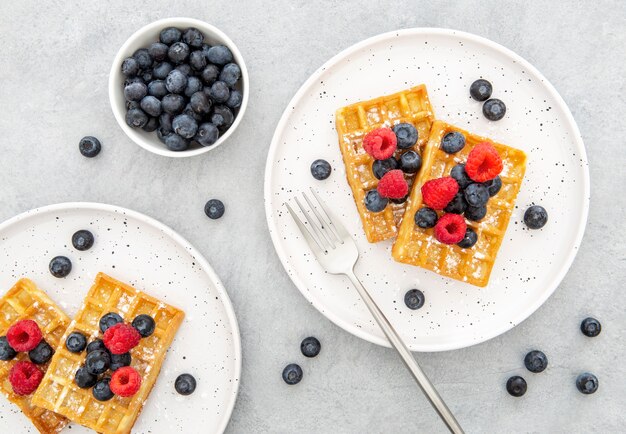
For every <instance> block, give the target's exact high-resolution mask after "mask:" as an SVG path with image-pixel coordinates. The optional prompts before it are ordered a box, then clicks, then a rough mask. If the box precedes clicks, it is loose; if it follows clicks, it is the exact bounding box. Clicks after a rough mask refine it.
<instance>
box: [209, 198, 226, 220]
mask: <svg viewBox="0 0 626 434" xmlns="http://www.w3.org/2000/svg"><path fill="white" fill-rule="evenodd" d="M225 209H226V208H225V207H224V203H223V202H222V201H221V200H219V199H211V200H209V201H208V202H207V203H206V204H205V205H204V213H205V214H206V215H207V217H208V218H210V219H213V220H216V219H218V218H220V217H222V216H223V215H224V211H225Z"/></svg>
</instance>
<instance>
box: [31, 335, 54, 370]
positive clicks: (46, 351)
mask: <svg viewBox="0 0 626 434" xmlns="http://www.w3.org/2000/svg"><path fill="white" fill-rule="evenodd" d="M53 354H54V350H53V349H52V347H51V346H50V345H49V344H48V342H46V341H44V340H43V339H42V340H41V341H40V342H39V344H37V346H36V347H35V348H33V349H32V350H30V351H29V352H28V357H29V358H30V361H31V362H33V363H34V364H35V365H43V364H44V363H47V362H48V360H50V359H51V358H52V355H53Z"/></svg>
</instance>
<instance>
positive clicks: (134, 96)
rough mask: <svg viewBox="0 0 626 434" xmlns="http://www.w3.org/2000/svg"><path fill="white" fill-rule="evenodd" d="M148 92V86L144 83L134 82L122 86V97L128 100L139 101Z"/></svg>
mask: <svg viewBox="0 0 626 434" xmlns="http://www.w3.org/2000/svg"><path fill="white" fill-rule="evenodd" d="M147 94H148V86H146V85H145V83H140V82H134V83H130V84H128V85H126V87H124V98H126V100H128V101H141V98H143V97H144V96H146V95H147Z"/></svg>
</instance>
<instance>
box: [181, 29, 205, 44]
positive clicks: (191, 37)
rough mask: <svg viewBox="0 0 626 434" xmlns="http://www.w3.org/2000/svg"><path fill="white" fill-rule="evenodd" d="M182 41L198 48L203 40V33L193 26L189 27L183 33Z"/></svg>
mask: <svg viewBox="0 0 626 434" xmlns="http://www.w3.org/2000/svg"><path fill="white" fill-rule="evenodd" d="M183 41H185V44H187V45H189V46H190V47H194V48H200V47H202V42H203V41H204V35H203V34H202V32H201V31H200V30H198V29H196V28H195V27H190V28H188V29H187V30H185V32H184V33H183Z"/></svg>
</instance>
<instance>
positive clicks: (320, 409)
mask: <svg viewBox="0 0 626 434" xmlns="http://www.w3.org/2000/svg"><path fill="white" fill-rule="evenodd" d="M40 3H43V2H34V1H21V2H2V5H1V6H0V29H1V32H2V33H1V35H2V39H1V42H2V49H1V50H0V101H1V102H2V107H3V110H2V115H0V150H1V152H2V154H1V160H0V185H1V186H2V187H1V189H0V203H1V204H2V206H1V207H0V219H3V220H4V219H6V218H9V217H11V216H13V215H15V214H17V213H20V212H22V211H25V210H28V209H30V208H33V207H38V206H42V205H47V204H52V203H56V202H65V201H98V202H106V203H111V204H115V205H121V206H125V207H130V208H133V209H135V210H137V211H140V212H144V213H146V214H148V215H150V216H152V217H155V218H157V219H159V220H161V221H162V222H164V223H166V224H168V225H170V226H171V227H173V228H174V229H175V230H177V231H179V232H180V233H181V234H182V235H183V236H184V237H186V238H188V239H189V240H191V241H192V242H193V243H194V244H195V245H196V246H197V247H198V248H199V249H200V251H201V252H202V253H204V254H205V255H206V257H207V258H208V260H209V262H211V263H212V264H213V266H214V268H215V269H216V271H217V272H218V274H219V275H220V276H221V277H222V279H223V281H224V283H225V286H226V288H227V290H228V292H229V294H230V296H231V299H232V301H233V304H234V307H235V310H236V313H237V316H238V319H239V325H240V328H241V332H242V343H243V351H244V363H243V376H242V379H241V389H240V395H239V398H238V401H237V406H236V409H235V412H234V415H233V418H232V421H231V423H230V426H229V429H228V431H229V432H245V433H253V432H424V433H432V432H444V430H443V428H442V426H441V424H440V423H439V421H438V420H437V417H436V416H435V414H434V413H433V411H432V410H431V409H430V408H429V406H428V404H427V402H426V400H425V399H424V398H423V397H422V396H421V394H420V392H419V391H418V390H417V388H416V386H415V385H414V384H413V383H412V382H411V380H410V377H409V375H408V373H407V372H405V369H404V368H403V366H402V365H401V363H400V361H399V360H398V358H397V357H396V355H395V354H394V353H393V352H392V351H391V350H388V349H384V348H379V347H377V346H375V345H372V344H370V343H367V342H365V341H361V340H359V339H357V338H355V337H353V336H352V335H349V334H348V333H346V332H344V331H343V330H341V329H339V328H338V327H336V326H335V325H333V324H332V323H331V322H329V321H328V320H326V319H325V318H324V317H323V316H322V315H321V314H319V313H318V312H317V311H316V310H315V309H314V308H313V307H311V306H310V305H309V304H308V303H307V302H306V301H305V299H304V298H303V297H302V296H301V295H300V293H299V292H298V290H297V289H296V288H295V286H294V285H293V284H292V283H291V281H290V280H289V278H288V277H287V275H286V273H285V272H284V270H283V268H282V266H281V264H280V262H279V260H278V258H277V256H276V254H275V253H274V250H273V247H272V244H271V241H270V238H269V234H268V232H267V229H266V223H265V215H264V211H263V171H264V163H265V157H266V154H267V149H268V146H269V142H270V139H271V135H272V133H273V130H274V127H275V125H276V123H277V122H278V119H279V117H280V115H281V113H282V110H283V108H284V107H285V106H286V104H287V102H288V101H289V99H290V98H291V96H292V95H293V94H294V93H295V91H296V90H297V88H298V87H299V86H300V84H301V83H302V82H303V81H304V80H305V79H306V78H307V77H308V76H309V74H311V73H312V72H313V71H314V70H315V69H316V68H317V67H318V66H320V65H321V64H322V63H323V62H324V61H326V60H327V59H328V58H330V57H331V56H332V55H334V54H335V53H337V52H338V51H340V50H342V49H344V48H346V47H348V46H349V45H351V44H353V43H355V42H358V41H360V40H362V39H364V38H367V37H369V36H373V35H375V34H378V33H382V32H384V31H388V30H392V29H396V28H406V27H416V26H438V27H451V28H456V29H459V30H465V31H469V32H473V33H476V34H478V35H481V36H485V37H487V38H490V39H492V40H494V41H496V42H499V43H501V44H503V45H505V46H506V47H508V48H511V49H512V50H514V51H516V52H517V53H519V54H520V55H521V56H523V57H525V58H526V59H528V60H529V61H530V62H531V63H533V64H534V65H535V66H536V67H537V68H538V69H539V70H540V71H542V72H543V73H544V74H545V76H546V77H547V78H548V79H549V80H550V81H551V82H552V83H553V84H554V85H555V87H556V88H557V90H558V91H559V92H560V93H561V95H562V96H563V98H564V99H565V101H566V102H567V103H568V104H569V106H570V108H571V110H572V112H573V114H574V117H575V118H576V120H577V122H578V125H579V127H580V129H581V131H582V135H583V138H584V139H585V143H586V146H587V152H588V154H589V159H590V171H591V179H592V195H591V197H592V199H591V210H590V216H589V223H588V227H587V232H586V235H585V238H584V240H583V244H582V247H581V250H580V253H579V254H578V256H577V258H576V260H575V262H574V265H573V267H572V269H571V271H570V272H569V274H568V275H567V276H566V278H565V280H564V281H563V283H562V285H561V286H560V288H559V289H558V290H557V291H556V293H555V294H554V295H553V296H552V297H551V298H550V299H549V300H548V301H547V303H546V304H545V305H544V306H543V307H541V308H540V309H539V310H538V311H537V313H535V314H534V315H533V316H532V317H531V318H530V319H528V320H527V321H525V322H524V323H522V324H520V325H519V326H518V327H516V328H515V329H513V330H512V331H510V332H508V333H506V334H505V335H503V336H500V337H499V338H496V339H493V340H491V341H489V342H486V343H484V344H481V345H477V346H475V347H472V348H468V349H464V350H459V351H453V352H445V353H437V354H419V355H418V358H419V360H420V361H421V363H422V364H423V367H424V370H425V371H426V372H427V373H428V374H429V375H430V376H431V378H432V380H433V381H434V383H435V384H436V385H437V386H438V388H439V390H440V392H441V394H442V395H443V397H444V398H445V399H446V400H447V401H448V403H449V405H450V407H451V408H452V410H453V411H454V412H455V413H456V414H457V416H458V419H459V420H460V422H461V423H462V424H463V425H464V426H465V427H466V430H467V432H470V433H483V432H542V433H543V432H551V433H561V432H563V433H565V432H570V433H571V432H576V433H579V432H580V433H582V432H603V433H608V432H619V431H622V432H623V430H624V426H626V417H625V416H624V415H625V414H626V413H624V407H625V404H626V398H625V397H626V365H625V364H624V362H623V361H624V360H625V359H626V346H625V345H624V338H625V335H626V318H625V315H624V313H625V312H624V310H625V309H624V307H623V306H624V305H623V300H624V294H623V284H622V282H623V281H624V280H626V279H625V278H626V275H625V269H626V264H625V259H626V254H625V249H624V240H623V238H624V232H625V231H626V226H625V225H624V223H623V213H624V210H625V209H626V195H624V192H623V185H624V181H626V179H625V175H624V173H625V172H624V167H625V166H626V159H625V157H624V155H625V153H624V143H623V142H624V138H625V137H626V127H625V125H626V123H625V122H624V113H625V112H626V104H625V102H624V98H623V95H624V93H625V92H626V88H625V86H624V78H623V77H624V70H623V69H624V68H623V67H624V63H623V60H624V58H626V33H625V31H624V25H625V24H626V18H625V17H626V4H625V3H624V2H622V1H605V2H602V1H600V2H588V3H586V2H576V3H575V2H570V3H571V4H572V6H570V7H564V6H562V5H558V3H559V2H553V4H551V3H552V2H536V3H535V2H528V1H527V2H519V3H511V4H508V3H506V2H503V1H490V2H485V1H478V0H475V1H467V2H462V4H461V2H458V3H459V4H455V3H456V2H454V3H453V2H450V3H445V2H411V1H405V2H397V3H395V2H394V3H393V4H392V2H389V5H388V6H387V7H384V8H383V7H382V6H374V5H373V2H372V5H371V6H367V5H366V4H365V3H366V2H362V1H343V2H336V3H337V5H335V2H326V3H323V4H317V5H314V2H305V1H287V0H285V1H281V2H273V3H271V4H270V2H263V3H261V2H258V3H257V2H242V1H220V2H218V1H208V2H201V1H198V0H196V1H177V2H166V1H160V0H151V1H139V0H135V1H132V2H127V1H115V2H89V3H78V2H65V1H50V2H46V5H45V6H44V5H41V4H40ZM376 3H378V2H376ZM81 4H82V5H84V6H79V5H81ZM574 4H576V5H574ZM381 10H382V11H384V13H381ZM168 16H191V17H195V18H199V19H203V20H206V21H208V22H210V23H212V24H215V25H216V26H218V27H219V28H221V29H222V30H224V31H225V32H226V33H227V34H229V35H230V36H231V37H232V39H233V40H234V41H235V43H236V44H238V46H239V48H240V49H241V51H242V53H243V55H244V56H245V58H246V62H247V64H248V68H249V72H250V77H251V82H252V93H251V98H250V105H249V109H248V112H247V114H246V118H245V119H244V122H243V123H242V125H241V127H240V129H239V130H238V131H237V132H236V133H235V134H234V135H233V136H232V137H231V139H230V140H229V143H227V144H225V145H224V146H222V147H220V148H219V149H217V150H215V151H214V152H210V153H209V154H207V155H204V156H201V157H196V158H193V159H180V160H174V159H167V158H163V157H159V156H156V155H153V154H150V153H148V152H146V151H144V150H142V149H141V148H139V147H138V146H137V145H135V144H134V143H132V142H131V141H130V140H129V139H127V138H126V137H125V136H124V134H123V133H122V131H121V129H120V128H119V127H118V126H117V124H116V123H115V120H114V118H113V115H112V113H111V111H110V108H109V102H108V97H107V74H108V71H109V68H110V63H111V61H112V59H113V57H114V55H115V53H116V52H117V49H118V48H119V46H120V45H121V44H122V43H123V42H124V41H125V39H126V38H127V37H128V36H129V35H130V34H131V33H132V32H134V31H135V30H136V29H138V28H139V27H141V26H143V25H144V24H147V23H149V22H151V21H153V20H156V19H159V18H164V17H168ZM87 134H92V135H96V136H98V137H99V138H100V139H101V141H102V143H103V146H104V150H103V152H102V153H101V154H100V156H98V158H95V159H92V160H88V159H85V158H83V157H81V155H80V154H79V153H78V151H77V144H78V141H79V139H80V138H81V137H82V136H83V135H87ZM212 197H218V198H222V199H223V200H224V201H225V203H226V207H227V211H226V215H225V216H224V217H223V218H222V219H221V220H219V221H210V220H208V219H207V218H206V217H205V216H204V214H203V212H202V208H203V205H204V203H205V201H206V200H207V199H209V198H212ZM620 214H621V216H620V217H621V219H619V218H618V215H620ZM588 314H593V315H595V316H597V317H598V318H599V319H600V320H601V321H602V323H603V326H604V329H603V332H602V334H601V335H600V336H599V337H598V338H595V339H588V338H585V337H584V336H583V335H582V334H581V333H580V332H579V331H578V325H579V323H580V320H581V319H582V318H584V317H585V316H586V315H588ZM309 334H313V335H315V336H317V337H319V338H320V340H321V341H322V344H323V351H322V353H321V355H320V356H319V357H317V358H316V359H313V360H303V359H304V357H302V356H301V355H300V354H299V342H300V340H301V339H302V338H303V337H305V336H307V335H309ZM199 344H200V343H199ZM531 348H540V349H542V350H544V351H545V352H546V353H547V354H548V357H549V358H550V368H549V369H548V370H547V371H546V372H544V373H542V374H538V375H531V374H530V373H527V372H525V370H524V368H523V363H522V358H523V356H524V354H525V353H526V351H527V350H529V349H531ZM292 361H297V362H299V363H301V364H302V366H303V368H304V371H305V379H304V380H303V382H302V383H301V384H300V385H298V386H296V387H288V386H286V385H285V384H283V382H282V380H281V379H280V372H281V370H282V368H283V366H284V365H285V364H286V363H288V362H292ZM584 370H591V371H592V372H595V373H596V374H597V375H598V377H599V379H600V384H601V385H600V389H599V391H598V392H597V393H596V394H595V395H593V396H583V395H581V394H579V393H578V392H577V391H576V389H575V387H574V379H575V377H576V375H577V374H578V373H579V372H581V371H584ZM516 373H521V374H522V375H524V376H525V377H526V378H527V380H528V384H529V391H528V393H527V394H526V396H525V397H523V398H521V399H514V398H512V397H509V396H508V395H507V394H506V391H505V390H504V383H505V381H506V379H507V378H508V377H509V376H510V375H512V374H516Z"/></svg>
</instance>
